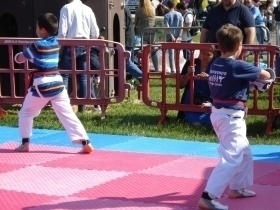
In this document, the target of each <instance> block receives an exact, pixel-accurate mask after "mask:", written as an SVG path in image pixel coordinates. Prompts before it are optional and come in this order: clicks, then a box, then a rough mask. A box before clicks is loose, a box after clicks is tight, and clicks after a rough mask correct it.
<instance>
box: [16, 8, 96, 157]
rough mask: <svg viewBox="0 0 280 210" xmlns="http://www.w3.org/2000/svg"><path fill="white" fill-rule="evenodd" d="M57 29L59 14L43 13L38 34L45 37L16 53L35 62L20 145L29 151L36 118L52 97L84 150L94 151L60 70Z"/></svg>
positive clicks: (22, 114)
mask: <svg viewBox="0 0 280 210" xmlns="http://www.w3.org/2000/svg"><path fill="white" fill-rule="evenodd" d="M57 30H58V21H57V18H56V16H55V15H53V14H51V13H46V14H43V15H41V16H40V17H39V18H38V19H37V25H36V33H37V36H38V37H39V38H41V39H40V40H38V41H36V42H34V43H32V44H31V45H30V46H29V47H28V48H27V49H26V50H24V51H23V52H21V53H18V54H17V55H16V56H15V61H16V62H17V63H24V62H25V61H26V60H29V61H31V62H32V63H33V64H34V66H35V71H34V74H33V81H31V82H33V83H31V85H30V86H31V87H30V88H29V89H28V93H27V95H26V97H25V99H24V102H23V105H22V108H21V110H20V112H19V130H20V136H21V138H22V143H21V145H20V146H19V147H17V148H16V151H19V152H28V151H29V141H30V137H31V135H32V127H33V119H34V118H35V117H37V116H39V114H40V112H41V110H42V108H44V107H45V105H46V104H47V103H48V102H49V101H50V102H51V103H52V106H53V109H54V111H55V113H56V115H57V117H58V118H59V120H60V122H61V123H62V125H63V126H64V128H65V129H66V131H67V133H68V135H69V137H70V139H71V140H72V142H74V143H79V144H81V145H82V150H81V153H91V152H92V151H93V147H92V146H91V144H90V141H89V137H88V135H87V133H86V131H85V129H84V127H83V125H82V124H81V122H80V120H79V119H78V118H77V116H76V115H75V113H74V112H73V109H72V107H71V105H70V99H69V96H68V94H67V91H66V89H65V86H64V83H63V80H62V77H61V76H60V74H59V72H58V70H57V68H58V61H59V44H58V42H57V40H56V37H55V34H56V32H57Z"/></svg>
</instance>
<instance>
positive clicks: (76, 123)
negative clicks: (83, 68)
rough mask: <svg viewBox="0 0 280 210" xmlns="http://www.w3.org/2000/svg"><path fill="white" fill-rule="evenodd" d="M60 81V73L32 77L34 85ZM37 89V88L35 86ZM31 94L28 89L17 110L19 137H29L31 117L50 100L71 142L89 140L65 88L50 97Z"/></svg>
mask: <svg viewBox="0 0 280 210" xmlns="http://www.w3.org/2000/svg"><path fill="white" fill-rule="evenodd" d="M60 80H61V81H62V77H61V76H60V75H57V76H54V77H40V78H37V79H34V82H33V85H34V86H35V88H36V86H37V85H39V84H42V83H45V82H50V81H60ZM36 89H37V90H38V88H36ZM37 92H38V91H37ZM39 95H40V97H34V96H32V92H30V89H29V90H28V93H27V95H26V97H25V99H24V102H23V105H22V108H21V110H20V111H19V114H18V116H19V120H18V122H19V130H20V137H21V138H30V137H31V136H32V127H33V119H34V118H35V117H37V116H39V114H40V113H41V110H42V109H43V108H44V107H45V105H46V104H47V103H48V102H49V101H51V104H52V106H53V109H54V111H55V113H56V116H57V117H58V119H59V120H60V122H61V123H62V125H63V127H64V128H65V130H66V131H67V134H68V136H69V138H70V139H71V141H72V142H73V143H81V140H89V137H88V135H87V133H86V131H85V128H84V126H83V125H82V123H81V121H80V120H79V119H78V117H77V116H76V114H75V113H74V111H73V109H72V107H71V105H70V99H69V96H68V93H67V91H66V89H64V90H63V91H62V92H61V93H60V94H58V95H56V96H54V97H52V98H44V97H43V96H42V95H41V94H40V93H39Z"/></svg>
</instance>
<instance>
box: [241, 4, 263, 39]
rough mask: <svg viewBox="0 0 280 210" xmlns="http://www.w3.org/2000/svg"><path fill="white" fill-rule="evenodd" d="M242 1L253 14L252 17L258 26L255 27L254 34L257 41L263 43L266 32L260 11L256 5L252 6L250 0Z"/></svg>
mask: <svg viewBox="0 0 280 210" xmlns="http://www.w3.org/2000/svg"><path fill="white" fill-rule="evenodd" d="M244 3H245V5H246V6H247V7H248V8H249V10H250V11H251V13H252V14H253V17H254V19H255V24H256V26H258V27H256V35H257V40H258V43H259V44H264V42H265V41H267V34H266V29H265V23H264V20H263V17H262V15H261V12H260V10H259V8H258V7H256V6H254V3H253V1H252V0H245V2H244ZM260 26H262V27H260Z"/></svg>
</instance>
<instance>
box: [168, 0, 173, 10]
mask: <svg viewBox="0 0 280 210" xmlns="http://www.w3.org/2000/svg"><path fill="white" fill-rule="evenodd" d="M167 6H168V8H170V9H173V8H175V4H174V3H173V1H172V0H169V1H168V2H167Z"/></svg>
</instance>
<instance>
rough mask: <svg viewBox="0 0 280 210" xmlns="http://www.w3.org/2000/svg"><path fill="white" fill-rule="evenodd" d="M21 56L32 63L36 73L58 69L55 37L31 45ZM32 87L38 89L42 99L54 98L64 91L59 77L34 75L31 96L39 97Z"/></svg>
mask: <svg viewBox="0 0 280 210" xmlns="http://www.w3.org/2000/svg"><path fill="white" fill-rule="evenodd" d="M23 56H24V57H25V58H26V59H28V60H29V61H30V62H32V63H33V64H34V68H35V69H36V70H38V71H41V72H46V71H54V70H55V69H58V61H59V44H58V42H57V39H56V37H55V36H50V37H47V38H44V39H40V40H38V41H36V42H34V43H32V44H31V45H30V46H29V47H28V48H27V49H26V50H24V51H23ZM34 85H36V86H37V87H38V90H39V91H40V94H41V95H42V96H43V97H53V96H56V95H57V94H59V93H61V92H62V91H63V89H64V83H63V80H62V77H61V76H60V75H56V76H55V75H53V76H51V75H50V76H46V77H43V75H40V74H36V75H34V81H33V87H32V88H31V92H32V93H33V96H36V97H40V96H39V94H38V93H37V91H36V89H35V87H34Z"/></svg>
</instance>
